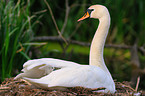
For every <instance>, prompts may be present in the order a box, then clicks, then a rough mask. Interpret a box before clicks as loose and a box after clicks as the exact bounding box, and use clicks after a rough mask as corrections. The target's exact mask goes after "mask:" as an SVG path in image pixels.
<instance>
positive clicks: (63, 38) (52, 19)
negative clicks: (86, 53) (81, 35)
mask: <svg viewBox="0 0 145 96" xmlns="http://www.w3.org/2000/svg"><path fill="white" fill-rule="evenodd" d="M44 2H45V4H46V5H47V7H48V9H49V11H50V14H51V17H52V20H53V22H54V25H55V27H56V30H57V32H58V34H59V36H60V37H61V38H62V39H63V40H64V42H65V43H66V44H68V43H67V41H66V39H65V38H64V37H63V36H62V34H61V32H60V31H59V28H58V26H57V24H56V21H55V18H54V15H53V13H52V10H51V7H50V5H49V4H48V2H47V1H46V0H44Z"/></svg>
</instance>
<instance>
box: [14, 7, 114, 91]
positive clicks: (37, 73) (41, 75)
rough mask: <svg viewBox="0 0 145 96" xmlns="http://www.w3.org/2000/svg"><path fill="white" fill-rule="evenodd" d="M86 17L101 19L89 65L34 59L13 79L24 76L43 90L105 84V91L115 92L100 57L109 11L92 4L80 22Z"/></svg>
mask: <svg viewBox="0 0 145 96" xmlns="http://www.w3.org/2000/svg"><path fill="white" fill-rule="evenodd" d="M92 9H93V10H92ZM88 15H89V16H88ZM87 17H90V18H97V19H99V22H100V23H99V27H98V29H97V31H96V33H95V36H94V38H93V41H92V44H91V49H90V65H80V64H77V63H74V62H70V61H64V60H59V59H53V58H42V59H34V60H29V61H27V62H26V63H24V65H23V69H22V71H23V73H20V74H19V75H17V76H16V77H15V78H14V79H17V78H23V79H25V80H27V81H29V82H30V83H32V84H34V85H35V86H37V87H40V88H45V89H47V88H50V89H62V88H67V87H76V86H81V87H86V88H99V87H105V88H106V89H105V90H104V92H105V93H107V92H110V93H114V92H115V84H114V81H113V79H112V76H111V74H110V72H109V71H108V69H107V67H106V65H105V63H104V59H103V48H104V43H105V40H106V36H107V34H108V30H109V26H110V15H109V12H108V10H107V8H106V7H104V6H102V5H93V6H90V7H89V8H88V10H87V12H86V14H85V15H84V16H83V17H82V18H81V19H79V21H80V20H83V19H85V18H87Z"/></svg>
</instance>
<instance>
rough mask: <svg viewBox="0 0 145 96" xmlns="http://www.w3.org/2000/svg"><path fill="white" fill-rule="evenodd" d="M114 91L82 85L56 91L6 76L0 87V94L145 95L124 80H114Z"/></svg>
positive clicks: (52, 95)
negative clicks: (106, 91) (102, 90)
mask: <svg viewBox="0 0 145 96" xmlns="http://www.w3.org/2000/svg"><path fill="white" fill-rule="evenodd" d="M115 85H116V92H115V93H114V94H111V93H101V92H96V91H98V90H101V89H104V88H96V89H89V88H83V87H71V88H68V89H66V90H65V91H56V90H53V91H52V90H45V89H39V88H36V87H34V86H33V85H31V84H30V83H29V82H27V81H25V80H23V79H18V80H13V78H7V79H5V81H3V82H2V84H1V87H0V95H1V96H29V95H31V96H76V95H77V96H79V95H81V96H82V95H83V96H86V95H87V96H96V95H97V96H102V95H105V96H129V95H145V92H144V91H138V92H137V91H136V90H135V89H133V88H132V87H131V86H130V83H129V82H127V81H124V82H122V83H121V82H115Z"/></svg>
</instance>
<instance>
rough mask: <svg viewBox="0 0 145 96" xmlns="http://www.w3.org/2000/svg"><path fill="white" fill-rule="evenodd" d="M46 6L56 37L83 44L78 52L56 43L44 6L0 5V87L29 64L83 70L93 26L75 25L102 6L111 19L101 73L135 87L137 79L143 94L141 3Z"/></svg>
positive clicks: (111, 0) (32, 0)
mask: <svg viewBox="0 0 145 96" xmlns="http://www.w3.org/2000/svg"><path fill="white" fill-rule="evenodd" d="M47 3H48V4H49V5H50V7H51V10H52V13H53V15H54V18H55V21H56V23H57V26H58V29H59V30H60V31H61V33H62V36H63V37H64V38H65V39H66V40H68V41H69V40H75V41H79V42H83V43H85V44H84V46H82V45H81V44H76V43H74V44H73V43H69V42H68V43H69V44H68V45H67V44H66V43H64V42H63V40H62V39H61V40H60V38H59V39H58V36H59V34H58V32H57V31H58V30H57V29H56V27H55V25H54V22H53V20H52V15H51V14H50V10H49V9H48V6H47V4H46V2H45V0H27V1H26V0H1V1H0V63H1V66H0V71H1V72H0V76H1V81H3V80H4V79H5V78H7V77H13V76H15V75H16V74H18V73H19V72H20V70H21V69H22V65H23V63H24V62H25V61H27V60H29V59H34V58H43V57H48V58H49V57H53V58H60V59H64V60H70V61H74V62H77V63H80V64H88V63H89V60H88V58H89V47H88V45H87V44H88V43H90V42H91V40H92V38H93V35H94V33H95V30H96V28H97V25H98V23H99V22H98V20H95V19H87V20H84V21H82V22H79V23H78V22H77V20H78V19H79V18H80V17H81V16H82V15H83V14H84V12H85V11H86V9H87V8H88V7H89V6H91V5H93V4H102V5H105V6H106V7H107V8H108V10H109V12H110V15H111V27H110V31H109V34H108V37H107V40H106V47H105V49H104V58H105V62H106V65H107V67H108V68H109V70H110V72H111V74H112V76H113V78H114V79H115V80H117V81H132V82H133V83H134V84H136V78H137V77H138V76H140V77H141V79H140V86H139V87H140V88H141V89H144V88H145V81H144V79H145V78H144V76H145V71H144V68H145V65H144V64H145V38H144V37H145V12H144V10H145V6H144V5H145V1H144V0H138V1H137V0H128V1H123V0H97V1H96V0H81V1H79V0H76V1H72V0H71V1H70V0H61V1H60V0H47ZM67 9H68V10H67ZM66 10H67V11H68V12H66ZM66 14H67V15H68V16H66ZM65 19H66V21H65ZM64 22H65V23H64ZM64 24H66V25H64ZM63 27H64V28H63ZM42 36H47V38H48V39H44V38H42ZM52 36H53V39H50V37H52ZM54 36H55V38H54ZM37 37H41V38H40V39H38V38H37ZM107 45H111V46H110V47H107ZM112 45H117V47H114V46H112ZM118 46H123V47H118ZM124 46H125V47H124ZM126 46H127V47H126ZM134 46H135V47H134ZM131 50H132V51H131ZM134 73H135V74H134Z"/></svg>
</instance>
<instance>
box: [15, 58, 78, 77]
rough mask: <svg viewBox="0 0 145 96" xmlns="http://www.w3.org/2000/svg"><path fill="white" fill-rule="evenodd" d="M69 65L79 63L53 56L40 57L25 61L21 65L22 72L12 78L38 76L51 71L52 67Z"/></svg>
mask: <svg viewBox="0 0 145 96" xmlns="http://www.w3.org/2000/svg"><path fill="white" fill-rule="evenodd" d="M69 66H79V64H77V63H74V62H71V61H65V60H60V59H53V58H41V59H34V60H29V61H27V62H25V63H24V65H23V69H22V72H24V73H20V74H19V75H17V76H16V77H15V78H14V79H17V78H21V77H29V78H40V77H42V76H44V75H47V74H49V73H50V72H52V71H53V69H54V68H58V69H60V68H63V67H69Z"/></svg>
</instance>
